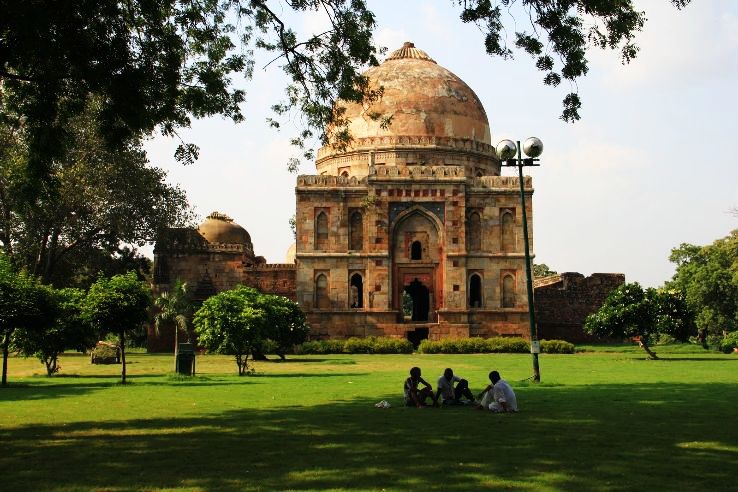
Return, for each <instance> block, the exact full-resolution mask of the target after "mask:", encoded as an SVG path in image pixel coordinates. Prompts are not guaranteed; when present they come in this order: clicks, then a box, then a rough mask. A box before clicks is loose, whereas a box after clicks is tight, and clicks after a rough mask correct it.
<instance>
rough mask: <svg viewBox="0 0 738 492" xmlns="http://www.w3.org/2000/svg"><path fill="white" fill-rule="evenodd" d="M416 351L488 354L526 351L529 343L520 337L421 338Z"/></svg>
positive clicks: (528, 350)
mask: <svg viewBox="0 0 738 492" xmlns="http://www.w3.org/2000/svg"><path fill="white" fill-rule="evenodd" d="M418 352H420V353H421V354H488V353H518V354H522V353H526V352H530V344H529V343H528V341H527V340H524V339H522V338H508V337H493V338H479V337H471V338H456V339H450V338H449V339H443V340H423V341H422V342H420V346H419V347H418Z"/></svg>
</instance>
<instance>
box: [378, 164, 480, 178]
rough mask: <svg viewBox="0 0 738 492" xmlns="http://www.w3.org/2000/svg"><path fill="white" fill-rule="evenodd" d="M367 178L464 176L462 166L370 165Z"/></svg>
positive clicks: (464, 172) (464, 171)
mask: <svg viewBox="0 0 738 492" xmlns="http://www.w3.org/2000/svg"><path fill="white" fill-rule="evenodd" d="M368 178H369V180H370V181H375V180H382V179H386V178H389V179H393V178H407V179H412V180H422V179H431V180H439V179H458V178H462V179H464V178H466V170H465V168H464V167H463V166H371V167H370V168H369V177H368Z"/></svg>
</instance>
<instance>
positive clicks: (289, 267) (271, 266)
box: [249, 263, 297, 270]
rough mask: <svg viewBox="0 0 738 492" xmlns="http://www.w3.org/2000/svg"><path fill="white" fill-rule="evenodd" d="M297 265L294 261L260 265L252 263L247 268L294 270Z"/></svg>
mask: <svg viewBox="0 0 738 492" xmlns="http://www.w3.org/2000/svg"><path fill="white" fill-rule="evenodd" d="M296 268H297V265H295V264H294V263H262V264H260V265H252V266H250V267H249V270H295V269H296Z"/></svg>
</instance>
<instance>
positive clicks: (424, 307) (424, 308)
mask: <svg viewBox="0 0 738 492" xmlns="http://www.w3.org/2000/svg"><path fill="white" fill-rule="evenodd" d="M404 292H406V293H407V295H408V296H409V297H410V299H411V302H412V310H411V312H412V315H411V316H412V317H411V321H415V322H418V321H420V322H422V321H428V311H429V310H430V290H429V289H428V287H426V286H425V285H423V283H422V282H421V281H420V280H418V279H417V278H416V279H414V280H413V281H412V282H410V284H408V285H406V286H405V288H404Z"/></svg>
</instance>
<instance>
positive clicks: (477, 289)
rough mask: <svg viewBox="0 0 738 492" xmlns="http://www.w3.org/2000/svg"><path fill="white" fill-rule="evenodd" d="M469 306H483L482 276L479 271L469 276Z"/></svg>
mask: <svg viewBox="0 0 738 492" xmlns="http://www.w3.org/2000/svg"><path fill="white" fill-rule="evenodd" d="M468 292H469V307H470V308H481V307H482V276H481V275H480V274H478V273H472V274H471V275H470V276H469V290H468Z"/></svg>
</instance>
